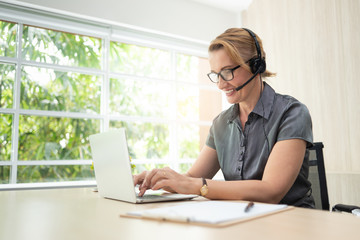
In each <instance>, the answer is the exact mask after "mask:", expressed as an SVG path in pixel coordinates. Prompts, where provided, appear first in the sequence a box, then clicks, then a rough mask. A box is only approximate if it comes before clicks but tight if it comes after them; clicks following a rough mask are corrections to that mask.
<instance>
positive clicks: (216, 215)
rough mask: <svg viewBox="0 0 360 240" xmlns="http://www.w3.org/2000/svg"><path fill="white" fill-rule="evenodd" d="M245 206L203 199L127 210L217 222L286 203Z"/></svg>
mask: <svg viewBox="0 0 360 240" xmlns="http://www.w3.org/2000/svg"><path fill="white" fill-rule="evenodd" d="M246 206H247V203H235V202H224V201H204V202H195V203H187V204H182V205H177V206H172V207H162V208H155V209H148V210H144V211H136V212H128V214H129V215H133V216H138V217H148V218H156V219H162V220H177V221H182V222H199V223H210V224H218V223H223V222H227V221H232V220H240V219H244V218H250V217H255V216H260V215H264V214H267V213H271V212H275V211H278V210H281V209H284V208H286V207H287V205H284V204H263V203H255V204H254V206H253V207H252V208H251V209H250V210H249V211H248V212H245V211H244V210H245V208H246Z"/></svg>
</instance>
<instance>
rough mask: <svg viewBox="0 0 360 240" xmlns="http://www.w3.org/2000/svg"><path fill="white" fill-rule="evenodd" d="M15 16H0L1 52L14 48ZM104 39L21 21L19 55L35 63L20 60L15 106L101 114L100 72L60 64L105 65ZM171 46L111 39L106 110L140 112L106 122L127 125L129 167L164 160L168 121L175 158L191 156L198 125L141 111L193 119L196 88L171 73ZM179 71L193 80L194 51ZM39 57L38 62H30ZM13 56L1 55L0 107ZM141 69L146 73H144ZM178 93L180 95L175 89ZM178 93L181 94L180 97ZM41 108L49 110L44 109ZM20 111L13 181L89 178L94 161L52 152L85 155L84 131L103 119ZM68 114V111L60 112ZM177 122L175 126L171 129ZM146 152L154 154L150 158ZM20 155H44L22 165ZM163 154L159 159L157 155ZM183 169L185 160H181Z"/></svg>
mask: <svg viewBox="0 0 360 240" xmlns="http://www.w3.org/2000/svg"><path fill="white" fill-rule="evenodd" d="M18 27H19V26H18V24H15V23H10V22H5V21H0V29H1V32H0V56H2V57H12V58H15V57H16V56H17V53H16V51H17V49H16V46H17V42H18ZM103 44H104V43H103V40H102V39H98V38H94V37H88V36H81V35H76V34H71V33H64V32H60V31H54V30H50V29H43V28H37V27H33V26H27V25H24V26H23V32H22V39H21V46H22V52H21V57H22V58H23V59H24V60H28V61H31V62H35V63H46V64H48V65H46V67H44V66H42V67H40V66H34V64H31V66H30V65H26V64H23V65H22V66H21V68H20V69H21V71H20V72H21V77H20V79H21V82H20V109H23V110H41V111H51V113H54V112H60V113H85V114H95V115H98V114H102V110H101V109H100V104H101V102H102V100H103V98H102V94H104V89H103V87H102V86H103V81H104V80H105V79H104V78H103V75H101V74H100V75H99V74H84V73H79V72H76V70H74V71H72V72H70V71H65V70H58V69H57V68H54V69H53V68H52V66H70V67H77V68H80V69H84V70H90V71H91V70H92V69H95V70H96V71H99V70H103V55H104V54H103V50H104V49H103V48H102V46H103ZM171 56H172V54H170V52H169V51H165V50H159V49H153V48H148V47H141V46H136V45H131V44H124V43H119V42H110V56H109V60H108V62H109V66H110V71H111V72H113V73H115V74H123V75H122V76H121V77H118V76H116V77H111V78H110V79H109V91H110V92H109V96H108V97H109V99H108V103H109V105H108V114H110V115H111V116H127V117H128V116H131V117H135V118H136V119H138V120H135V121H118V120H111V119H110V120H111V121H110V126H109V128H119V127H125V128H126V130H127V137H128V145H129V152H130V155H131V157H132V159H137V160H145V161H149V163H146V164H141V165H139V164H137V165H136V167H135V169H133V172H134V173H139V172H141V171H142V170H145V169H151V168H153V167H164V166H168V165H169V162H167V161H169V160H173V159H170V142H171V141H172V140H171V138H170V136H171V131H174V130H171V129H175V131H177V136H178V138H177V140H176V141H177V144H178V150H177V156H176V158H177V159H181V158H186V159H188V158H196V156H197V154H198V152H199V127H198V126H196V125H193V124H182V126H181V127H179V128H176V126H175V125H172V124H168V123H162V122H161V121H160V122H156V121H150V122H148V121H145V120H142V118H144V117H145V118H155V119H156V118H157V119H167V120H174V119H176V118H179V119H184V120H195V121H196V120H198V119H199V116H198V114H199V113H198V105H199V92H198V91H199V90H198V89H196V87H191V86H187V85H184V86H183V85H179V86H178V85H176V84H175V82H174V81H172V80H171V77H172V76H171V71H173V70H171V64H172V61H171V59H172V57H171ZM176 62H177V66H176V72H175V74H177V78H178V79H179V80H181V81H184V82H193V83H196V82H197V79H196V78H197V74H198V73H197V70H196V68H197V58H196V57H192V56H187V55H181V54H178V55H177V57H176ZM35 65H36V64H35ZM16 67H17V66H16V64H9V63H3V62H0V76H1V82H0V108H4V109H5V108H7V109H13V108H14V106H13V98H14V86H15V79H16V78H15V72H16ZM142 77H146V79H142ZM176 95H177V97H175V96H176ZM177 100H178V101H177ZM45 115H46V114H45ZM51 115H52V114H49V116H37V115H31V114H26V115H24V114H20V116H19V126H18V137H19V140H18V149H17V151H18V152H17V158H18V161H19V165H18V166H17V182H18V183H29V182H52V181H77V180H88V179H94V172H93V170H91V165H76V163H75V162H73V163H72V164H70V165H69V164H68V165H66V164H65V165H54V164H51V162H52V161H54V160H57V161H59V160H60V161H61V160H90V159H91V153H90V147H89V142H88V136H89V135H91V134H94V133H98V132H100V126H101V124H102V120H101V119H85V118H75V117H55V116H51ZM65 116H66V114H65ZM13 127H15V126H13V113H0V161H4V162H5V161H7V162H9V160H10V159H11V146H12V142H11V141H12V130H13ZM176 129H177V130H176ZM151 160H155V162H156V163H155V162H154V161H151ZM21 161H48V162H49V163H48V164H43V162H42V163H41V165H27V164H23V165H22V164H21ZM162 161H163V163H162ZM179 166H180V170H181V171H183V172H185V171H186V170H187V169H188V167H189V166H190V165H189V164H181V165H179ZM10 170H11V166H0V184H4V183H5V184H6V183H9V181H10Z"/></svg>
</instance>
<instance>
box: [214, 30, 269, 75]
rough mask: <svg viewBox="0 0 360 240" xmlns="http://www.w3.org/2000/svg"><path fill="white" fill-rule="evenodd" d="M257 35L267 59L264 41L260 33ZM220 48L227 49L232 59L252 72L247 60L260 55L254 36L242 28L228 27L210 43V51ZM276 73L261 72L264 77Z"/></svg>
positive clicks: (262, 52)
mask: <svg viewBox="0 0 360 240" xmlns="http://www.w3.org/2000/svg"><path fill="white" fill-rule="evenodd" d="M254 34H255V33H254ZM255 36H256V38H257V41H258V43H259V46H260V50H261V55H262V56H263V58H264V59H265V56H266V54H265V51H264V49H263V45H262V41H261V39H260V38H259V37H258V35H256V34H255ZM219 49H225V51H226V53H227V54H228V55H229V57H230V58H231V60H232V61H234V62H235V63H237V64H239V65H242V67H243V68H245V69H246V70H247V71H249V72H251V69H250V67H249V64H248V63H247V64H245V62H247V61H248V60H250V59H251V58H257V57H258V53H257V50H256V45H255V42H254V38H253V37H252V36H251V35H250V34H249V33H248V32H247V31H246V30H244V29H242V28H229V29H227V30H226V31H225V32H224V33H222V34H220V35H219V36H217V37H216V38H215V39H214V40H213V41H212V42H211V43H210V46H209V49H208V51H209V52H213V51H216V50H219ZM275 75H276V73H272V72H270V71H268V70H266V71H265V72H264V73H262V74H261V76H262V77H273V76H275Z"/></svg>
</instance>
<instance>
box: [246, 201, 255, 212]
mask: <svg viewBox="0 0 360 240" xmlns="http://www.w3.org/2000/svg"><path fill="white" fill-rule="evenodd" d="M252 207H254V203H253V202H249V203H248V205H246V207H245V209H244V212H249V211H250V209H251V208H252Z"/></svg>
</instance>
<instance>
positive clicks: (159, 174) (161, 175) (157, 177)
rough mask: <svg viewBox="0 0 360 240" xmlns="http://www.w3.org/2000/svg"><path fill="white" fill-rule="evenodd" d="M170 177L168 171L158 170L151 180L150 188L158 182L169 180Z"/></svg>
mask: <svg viewBox="0 0 360 240" xmlns="http://www.w3.org/2000/svg"><path fill="white" fill-rule="evenodd" d="M169 177H170V174H169V172H168V171H166V169H158V171H156V173H155V174H154V176H153V177H152V178H151V182H150V187H151V188H152V187H153V186H154V185H155V184H156V183H157V182H158V181H160V180H162V179H167V178H169Z"/></svg>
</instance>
